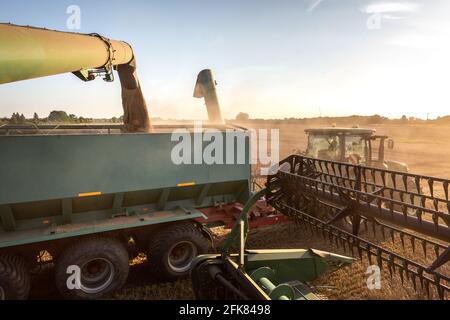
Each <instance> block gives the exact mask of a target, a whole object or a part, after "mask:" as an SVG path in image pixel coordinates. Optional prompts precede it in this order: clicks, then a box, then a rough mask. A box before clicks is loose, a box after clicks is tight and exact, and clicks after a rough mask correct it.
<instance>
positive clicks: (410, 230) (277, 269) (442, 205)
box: [192, 155, 450, 299]
mask: <svg viewBox="0 0 450 320" xmlns="http://www.w3.org/2000/svg"><path fill="white" fill-rule="evenodd" d="M411 181H413V185H411ZM449 186H450V180H446V179H441V178H436V177H429V176H422V175H416V174H412V173H406V172H400V171H391V170H387V169H381V168H375V167H367V166H363V165H354V164H351V163H345V162H337V161H331V160H320V159H315V158H309V157H306V156H301V155H292V156H290V157H288V158H286V159H285V160H283V161H282V162H281V163H280V165H279V170H277V172H276V174H274V175H271V176H269V177H268V180H267V184H266V187H267V188H266V189H265V190H262V191H261V192H259V194H257V195H256V196H255V197H254V198H253V199H252V201H253V202H254V201H256V200H257V199H258V198H260V197H262V196H264V197H265V199H267V202H268V204H270V205H271V206H273V207H274V208H275V209H276V210H277V211H278V212H281V213H283V214H285V215H287V216H288V217H290V218H291V219H292V220H294V221H295V222H298V223H299V224H300V225H302V226H304V227H305V228H304V231H305V232H308V230H309V232H311V233H312V234H313V235H317V236H319V237H322V238H323V239H325V240H329V241H330V242H331V243H332V244H335V245H336V246H337V247H340V248H342V249H343V250H344V251H345V252H347V253H348V254H351V255H352V256H355V257H359V258H361V259H362V258H363V256H366V257H367V259H368V262H369V264H370V265H374V264H375V265H378V266H379V267H380V268H381V269H383V268H387V269H388V271H389V273H390V275H391V277H392V276H394V275H395V274H397V275H398V276H399V277H400V279H401V281H402V283H403V281H409V282H410V283H411V284H412V286H413V288H414V289H415V290H421V292H423V293H424V294H426V295H428V297H429V298H433V297H436V298H440V299H446V298H448V296H449V294H448V292H449V291H450V277H449V276H448V269H447V270H445V269H446V268H448V262H449V261H450V247H449V242H450V228H449V226H450V201H449ZM424 189H425V190H427V192H424V191H423V190H424ZM417 190H420V191H417ZM249 207H250V206H246V208H245V209H249ZM240 221H241V222H240V224H237V225H236V226H235V228H234V230H233V232H232V233H231V236H230V238H229V239H228V241H227V243H226V245H225V247H224V250H223V252H222V255H203V256H201V257H198V258H197V260H196V262H195V264H194V267H193V271H192V279H193V282H194V285H195V288H196V293H197V296H198V298H200V299H203V298H206V297H215V298H217V299H223V298H224V297H225V298H232V299H240V298H243V299H247V298H250V299H272V298H278V299H296V298H298V297H299V291H302V290H305V289H306V292H307V294H306V296H309V293H308V289H307V287H305V282H308V281H311V278H314V277H313V276H312V275H314V273H312V272H313V271H316V272H317V270H314V266H319V269H320V265H321V263H319V264H316V265H315V264H314V263H312V262H311V261H308V259H306V260H303V261H302V260H295V259H293V257H302V258H303V257H307V258H313V257H315V256H320V257H327V258H328V265H332V263H330V261H331V262H333V260H334V259H335V257H336V256H335V255H331V256H329V255H328V254H326V253H325V254H324V253H321V252H316V251H313V250H309V251H305V250H300V251H298V250H294V251H285V252H280V251H277V250H275V251H254V250H245V240H246V237H247V231H248V221H247V215H246V214H245V210H244V212H243V213H242V215H241V218H240ZM380 237H381V239H382V240H381V241H380V239H379V238H380ZM386 238H388V239H391V240H392V242H394V243H401V245H402V246H403V249H404V248H405V247H409V248H411V249H412V255H413V256H414V259H409V258H407V257H406V256H405V255H404V254H401V253H400V252H398V251H401V249H400V250H394V249H388V248H386V247H383V244H382V243H383V242H384V240H386ZM377 243H380V244H377ZM408 244H409V246H408ZM233 247H234V248H235V249H238V250H240V251H239V252H240V253H239V254H234V255H233V254H230V249H231V248H233ZM410 254H411V253H410ZM419 258H421V260H422V262H417V261H415V260H418V259H419ZM423 261H430V263H429V264H425V263H424V262H423ZM322 262H323V260H322ZM337 262H338V264H337V265H338V266H341V265H342V264H345V260H343V258H342V257H340V258H339V259H338V260H337ZM349 262H350V261H347V263H349ZM283 264H284V265H283ZM300 270H301V271H300ZM445 271H446V272H445ZM297 272H299V274H296V273H297ZM309 276H312V277H311V278H309ZM292 279H297V280H301V281H302V282H300V283H299V282H295V281H294V282H292ZM225 280H226V281H225ZM275 284H279V286H281V287H283V288H284V289H283V290H282V291H281V292H282V293H281V294H280V292H279V291H278V290H275V289H276V288H277V286H276V285H275ZM280 290H281V289H280ZM302 292H305V291H302ZM303 296H304V295H303Z"/></svg>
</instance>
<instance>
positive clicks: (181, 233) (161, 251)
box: [147, 224, 211, 280]
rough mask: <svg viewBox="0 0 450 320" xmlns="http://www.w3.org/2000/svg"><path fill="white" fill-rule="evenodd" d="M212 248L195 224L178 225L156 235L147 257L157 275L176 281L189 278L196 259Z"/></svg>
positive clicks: (151, 241) (152, 239) (150, 244)
mask: <svg viewBox="0 0 450 320" xmlns="http://www.w3.org/2000/svg"><path fill="white" fill-rule="evenodd" d="M210 248H211V242H210V240H209V239H207V238H206V237H205V236H204V235H203V233H202V232H201V231H200V230H199V229H198V228H197V227H196V226H195V225H194V224H178V225H174V226H170V227H168V228H166V229H163V230H161V231H160V232H159V233H157V234H156V235H154V236H153V237H152V238H151V239H150V243H149V247H148V252H147V255H148V256H149V258H150V259H149V261H150V264H151V265H152V270H153V271H154V273H155V275H158V277H162V278H164V279H166V280H176V279H177V278H182V277H185V276H187V275H188V274H189V272H190V270H191V265H192V261H193V260H194V258H195V257H196V256H198V255H200V254H202V253H206V252H208V251H209V249H210Z"/></svg>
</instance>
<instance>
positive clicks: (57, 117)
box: [48, 110, 70, 122]
mask: <svg viewBox="0 0 450 320" xmlns="http://www.w3.org/2000/svg"><path fill="white" fill-rule="evenodd" d="M48 121H50V122H68V121H70V117H69V116H68V115H67V113H66V112H65V111H56V110H54V111H52V112H50V114H49V115H48Z"/></svg>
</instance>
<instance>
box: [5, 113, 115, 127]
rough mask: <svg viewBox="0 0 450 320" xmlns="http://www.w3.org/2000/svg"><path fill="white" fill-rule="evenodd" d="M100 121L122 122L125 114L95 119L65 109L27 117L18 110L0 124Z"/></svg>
mask: <svg viewBox="0 0 450 320" xmlns="http://www.w3.org/2000/svg"><path fill="white" fill-rule="evenodd" d="M93 122H96V123H99V122H108V123H122V122H123V116H121V117H112V118H105V119H93V118H84V117H78V116H76V115H74V114H67V113H66V112H65V111H60V110H53V111H52V112H50V114H49V115H48V116H47V117H45V118H41V117H39V115H38V114H37V113H36V112H35V113H34V114H33V117H32V118H28V119H27V118H26V117H25V116H24V115H23V114H19V113H18V112H14V113H13V114H12V115H11V117H10V118H1V119H0V124H31V123H34V124H45V123H78V124H82V123H93Z"/></svg>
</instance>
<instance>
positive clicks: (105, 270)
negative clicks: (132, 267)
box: [55, 238, 129, 300]
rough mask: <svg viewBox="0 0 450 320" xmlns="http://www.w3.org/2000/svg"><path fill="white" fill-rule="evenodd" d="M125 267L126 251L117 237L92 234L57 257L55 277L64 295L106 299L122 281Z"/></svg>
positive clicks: (127, 268) (126, 267)
mask: <svg viewBox="0 0 450 320" xmlns="http://www.w3.org/2000/svg"><path fill="white" fill-rule="evenodd" d="M128 270H129V257H128V252H127V251H126V249H125V247H124V246H123V245H122V244H121V243H120V242H119V241H117V240H114V239H108V238H92V239H87V240H83V241H81V242H79V243H76V244H74V245H72V246H71V247H69V248H68V249H66V250H65V251H64V252H63V253H62V255H61V256H60V257H59V258H58V259H57V265H56V273H55V281H56V286H57V287H58V290H59V292H60V293H61V294H62V295H63V296H64V297H65V298H67V299H82V300H96V299H105V298H107V297H109V296H110V295H111V294H112V293H114V291H116V290H118V289H120V288H121V287H122V286H123V285H124V284H125V282H126V280H127V277H128Z"/></svg>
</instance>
